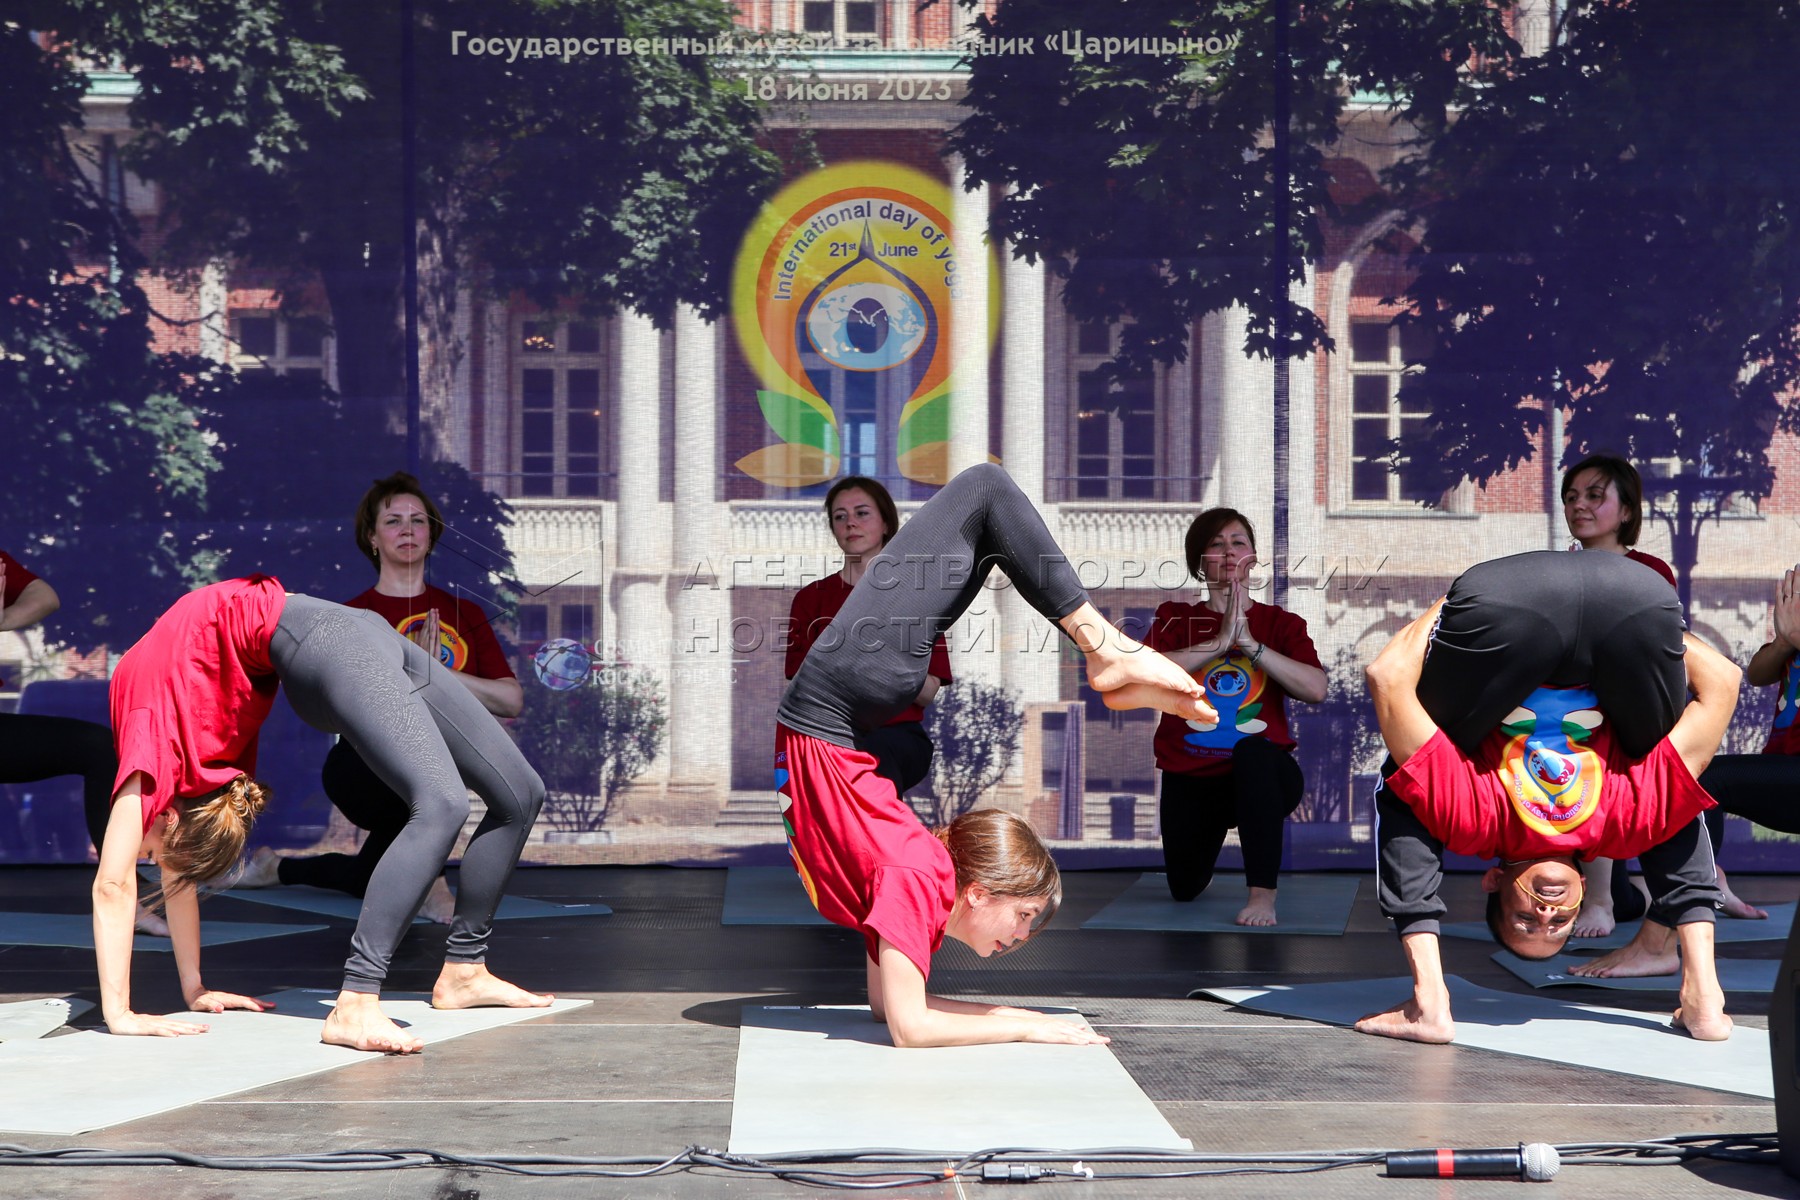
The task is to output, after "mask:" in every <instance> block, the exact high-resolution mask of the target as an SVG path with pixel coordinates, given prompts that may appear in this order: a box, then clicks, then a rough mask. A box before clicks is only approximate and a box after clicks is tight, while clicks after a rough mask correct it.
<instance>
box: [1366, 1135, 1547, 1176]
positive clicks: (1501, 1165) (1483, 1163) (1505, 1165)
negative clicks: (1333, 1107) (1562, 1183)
mask: <svg viewBox="0 0 1800 1200" xmlns="http://www.w3.org/2000/svg"><path fill="white" fill-rule="evenodd" d="M1561 1168H1562V1158H1561V1157H1560V1156H1559V1155H1558V1154H1557V1153H1556V1147H1555V1146H1551V1145H1547V1144H1545V1143H1543V1142H1532V1143H1531V1144H1529V1145H1526V1144H1523V1143H1521V1144H1520V1145H1518V1146H1515V1147H1513V1148H1512V1149H1510V1150H1402V1151H1397V1152H1395V1153H1393V1154H1390V1155H1388V1156H1387V1173H1388V1174H1389V1175H1390V1176H1410V1177H1414V1178H1417V1177H1421V1176H1423V1177H1426V1178H1431V1179H1472V1178H1476V1177H1479V1176H1484V1175H1485V1176H1488V1177H1490V1178H1491V1177H1496V1176H1502V1177H1504V1176H1511V1177H1513V1178H1517V1179H1524V1180H1528V1181H1529V1182H1532V1183H1543V1182H1545V1181H1546V1180H1549V1179H1551V1178H1552V1177H1554V1176H1555V1175H1556V1173H1557V1171H1559V1170H1560V1169H1561Z"/></svg>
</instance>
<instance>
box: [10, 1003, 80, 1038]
mask: <svg viewBox="0 0 1800 1200" xmlns="http://www.w3.org/2000/svg"><path fill="white" fill-rule="evenodd" d="M92 1007H94V1006H93V1004H92V1002H90V1001H87V1000H78V999H76V998H75V997H73V996H68V997H65V996H47V997H45V998H43V999H40V1000H14V1001H12V1002H11V1003H10V1004H0V1042H19V1041H29V1040H30V1039H32V1038H41V1037H43V1036H44V1035H45V1034H46V1033H55V1032H56V1031H57V1030H58V1029H61V1028H62V1027H63V1026H64V1025H67V1024H68V1023H69V1022H70V1021H72V1020H74V1019H75V1018H76V1017H79V1016H80V1015H81V1014H82V1013H84V1012H86V1011H88V1010H89V1009H90V1008H92Z"/></svg>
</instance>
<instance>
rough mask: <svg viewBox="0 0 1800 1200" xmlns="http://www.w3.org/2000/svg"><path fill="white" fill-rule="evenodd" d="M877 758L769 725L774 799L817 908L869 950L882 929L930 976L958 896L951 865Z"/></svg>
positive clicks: (873, 948)
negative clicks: (860, 937)
mask: <svg viewBox="0 0 1800 1200" xmlns="http://www.w3.org/2000/svg"><path fill="white" fill-rule="evenodd" d="M875 767H876V763H875V758H874V756H873V755H870V754H865V753H863V752H862V751H860V750H851V749H848V748H846V747H844V746H835V745H833V744H832V743H830V742H827V741H822V740H820V739H819V738H815V737H808V736H807V735H806V734H803V733H795V732H794V731H793V730H791V729H789V728H787V727H786V726H785V725H781V724H777V725H776V726H775V791H776V798H777V799H778V800H779V801H780V802H781V821H782V824H783V825H784V826H786V828H787V836H788V853H789V854H790V855H792V857H793V860H794V869H795V870H797V871H799V872H800V882H801V883H803V884H805V885H806V894H807V895H808V896H809V897H810V898H811V899H812V902H813V907H814V908H816V909H818V910H819V915H820V916H822V917H824V918H825V919H826V920H827V921H830V922H832V923H833V924H834V925H842V926H844V927H846V928H848V929H855V930H857V931H859V932H860V933H861V934H862V935H863V941H864V942H865V943H866V945H867V947H868V951H869V958H870V959H874V958H875V956H876V949H877V944H878V942H879V939H881V938H886V939H887V940H888V941H889V942H891V943H892V944H893V945H894V946H895V947H896V948H897V949H898V950H899V951H900V952H901V953H902V954H904V955H906V957H907V958H908V959H910V960H912V964H913V965H914V966H916V967H918V968H919V974H921V975H924V976H925V977H927V978H930V976H931V954H932V951H934V950H936V949H937V948H938V946H939V945H941V944H942V943H943V940H944V926H945V925H946V924H948V923H949V920H950V910H951V909H952V908H954V907H955V905H956V871H955V868H953V867H952V866H951V863H950V852H949V851H948V850H946V849H945V848H944V844H943V843H942V842H940V841H938V840H937V838H936V837H935V836H934V835H933V834H932V833H931V831H930V830H928V829H926V828H925V826H923V825H921V824H920V823H919V818H918V817H917V816H915V815H914V814H913V810H912V808H911V807H910V806H909V805H908V804H907V803H906V802H905V801H903V800H901V799H900V797H899V796H897V795H896V794H895V792H894V785H893V783H892V782H891V781H889V780H886V779H883V778H882V777H881V776H879V775H877V774H876V773H875Z"/></svg>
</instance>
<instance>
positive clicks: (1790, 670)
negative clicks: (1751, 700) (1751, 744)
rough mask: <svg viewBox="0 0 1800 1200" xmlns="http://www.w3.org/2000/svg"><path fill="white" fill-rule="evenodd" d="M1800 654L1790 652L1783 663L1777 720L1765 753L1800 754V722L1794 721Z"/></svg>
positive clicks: (1799, 690) (1799, 689) (1798, 696)
mask: <svg viewBox="0 0 1800 1200" xmlns="http://www.w3.org/2000/svg"><path fill="white" fill-rule="evenodd" d="M1797 663H1800V655H1794V654H1790V655H1788V656H1787V661H1786V662H1785V663H1782V664H1781V691H1780V693H1779V694H1778V695H1777V696H1776V697H1775V720H1774V721H1773V723H1771V725H1770V727H1769V742H1768V745H1766V746H1764V747H1763V753H1764V754H1800V724H1797V723H1796V722H1795V721H1794V705H1795V703H1796V702H1797V701H1800V665H1796V664H1797Z"/></svg>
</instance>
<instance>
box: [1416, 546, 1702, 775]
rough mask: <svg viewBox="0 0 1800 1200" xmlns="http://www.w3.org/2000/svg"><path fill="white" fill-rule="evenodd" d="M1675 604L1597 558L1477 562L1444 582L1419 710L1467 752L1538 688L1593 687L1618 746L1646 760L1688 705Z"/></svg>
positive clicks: (1659, 583)
mask: <svg viewBox="0 0 1800 1200" xmlns="http://www.w3.org/2000/svg"><path fill="white" fill-rule="evenodd" d="M1682 651H1683V647H1682V644H1681V605H1680V602H1679V601H1678V600H1677V599H1676V596H1675V593H1674V591H1673V590H1671V589H1670V587H1669V584H1668V581H1667V580H1665V579H1663V578H1662V577H1661V576H1660V575H1658V574H1657V573H1656V572H1654V571H1652V570H1650V569H1649V568H1648V567H1645V566H1643V565H1642V564H1640V563H1635V562H1632V561H1631V560H1630V559H1628V558H1626V557H1624V556H1623V555H1620V554H1608V553H1606V552H1605V551H1602V550H1589V551H1583V552H1580V553H1570V552H1567V551H1556V550H1536V551H1533V552H1531V553H1530V554H1515V555H1513V556H1511V557H1510V558H1499V559H1494V560H1493V561H1491V562H1484V563H1478V564H1476V565H1475V566H1473V567H1470V568H1469V569H1468V570H1467V571H1464V572H1463V573H1462V575H1461V576H1459V577H1458V578H1457V580H1456V582H1455V583H1453V584H1452V585H1451V586H1450V593H1449V595H1448V596H1447V597H1446V598H1445V601H1444V608H1443V612H1442V614H1441V615H1440V617H1439V618H1438V626H1437V629H1436V631H1435V632H1434V633H1433V634H1432V639H1431V648H1430V651H1429V652H1428V653H1427V655H1426V659H1425V667H1424V671H1423V673H1422V674H1421V675H1420V678H1419V687H1418V696H1419V703H1420V704H1422V705H1424V707H1425V711H1426V712H1427V713H1429V714H1430V715H1431V719H1432V720H1433V721H1435V722H1436V723H1437V725H1438V727H1439V728H1440V729H1442V730H1443V731H1444V733H1445V735H1446V736H1447V737H1449V739H1450V740H1451V741H1453V742H1455V743H1456V744H1457V746H1459V747H1460V748H1461V749H1462V750H1463V752H1464V753H1466V754H1471V755H1473V754H1474V753H1475V752H1476V749H1477V748H1478V747H1479V746H1480V745H1481V742H1482V739H1484V738H1485V737H1487V735H1488V734H1489V733H1490V732H1492V731H1493V729H1494V728H1495V727H1496V726H1497V725H1499V724H1500V723H1501V722H1502V721H1504V720H1505V719H1506V716H1507V714H1508V713H1510V712H1511V711H1512V710H1513V709H1514V708H1516V707H1518V705H1519V703H1520V702H1521V701H1523V700H1524V699H1525V698H1526V697H1527V696H1529V695H1530V694H1531V693H1532V692H1534V691H1536V690H1537V689H1538V688H1540V687H1583V686H1585V687H1591V688H1592V689H1593V690H1594V694H1595V696H1596V698H1597V699H1598V702H1599V705H1600V708H1601V710H1602V711H1603V712H1605V713H1606V716H1607V720H1609V721H1610V722H1612V726H1613V732H1614V736H1615V737H1616V738H1617V740H1618V744H1619V747H1620V749H1622V750H1623V751H1624V752H1625V753H1626V754H1628V755H1630V756H1631V757H1632V758H1642V757H1644V756H1645V755H1646V754H1648V753H1650V751H1651V750H1652V749H1653V748H1654V747H1655V746H1656V743H1657V742H1659V741H1661V740H1662V739H1663V737H1664V736H1666V735H1667V734H1668V732H1669V730H1671V729H1673V728H1674V727H1675V721H1676V719H1677V718H1679V717H1680V716H1681V710H1682V708H1683V707H1685V705H1686V704H1687V672H1686V669H1685V667H1684V666H1683V664H1682Z"/></svg>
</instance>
